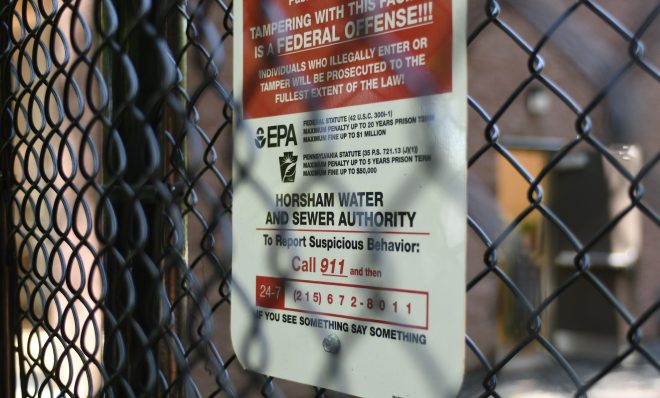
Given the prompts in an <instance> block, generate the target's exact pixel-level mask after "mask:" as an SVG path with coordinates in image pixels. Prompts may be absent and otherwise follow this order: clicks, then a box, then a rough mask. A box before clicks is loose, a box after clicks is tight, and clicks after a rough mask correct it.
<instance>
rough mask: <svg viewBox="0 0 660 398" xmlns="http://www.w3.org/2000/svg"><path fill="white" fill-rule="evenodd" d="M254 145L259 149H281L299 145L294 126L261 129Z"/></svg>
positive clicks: (283, 125) (284, 125) (282, 125)
mask: <svg viewBox="0 0 660 398" xmlns="http://www.w3.org/2000/svg"><path fill="white" fill-rule="evenodd" d="M254 145H256V146H257V148H259V149H261V148H263V147H268V148H279V147H281V146H289V145H298V141H297V140H296V131H295V130H294V128H293V124H289V125H286V124H280V125H277V126H268V127H266V128H265V129H264V128H263V127H259V128H258V129H257V134H256V137H255V138H254Z"/></svg>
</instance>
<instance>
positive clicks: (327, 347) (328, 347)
mask: <svg viewBox="0 0 660 398" xmlns="http://www.w3.org/2000/svg"><path fill="white" fill-rule="evenodd" d="M340 348H341V342H340V341H339V337H337V335H336V334H330V335H328V336H326V338H324V339H323V350H324V351H325V352H329V353H331V354H336V353H338V352H339V349H340Z"/></svg>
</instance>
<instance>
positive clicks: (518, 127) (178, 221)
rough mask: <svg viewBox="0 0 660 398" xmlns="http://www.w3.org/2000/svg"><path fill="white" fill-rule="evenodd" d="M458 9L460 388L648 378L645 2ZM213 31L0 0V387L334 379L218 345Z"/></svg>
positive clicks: (62, 5)
mask: <svg viewBox="0 0 660 398" xmlns="http://www.w3.org/2000/svg"><path fill="white" fill-rule="evenodd" d="M267 3H268V2H266V4H267ZM468 5H469V26H468V33H469V39H468V55H469V58H468V64H469V93H468V94H469V96H468V98H466V102H467V104H468V106H469V113H470V115H469V131H468V148H469V150H468V151H469V153H468V158H469V161H468V164H467V167H468V175H469V190H468V192H469V203H468V205H469V216H468V220H467V221H466V222H467V223H468V225H469V236H468V248H469V250H468V254H467V255H468V284H467V287H466V290H467V303H468V316H467V320H468V325H467V327H468V335H467V336H466V350H467V363H466V364H465V366H466V371H467V376H466V378H465V382H464V387H463V391H462V393H461V394H462V396H484V397H499V396H508V395H512V394H513V391H514V390H513V389H512V387H511V386H512V384H511V383H513V380H514V379H515V377H514V376H512V375H513V374H514V373H515V370H514V369H519V368H520V367H521V365H520V364H521V363H527V362H524V360H525V359H529V358H540V362H539V364H540V365H539V366H541V368H540V369H542V370H541V371H539V372H538V373H536V374H533V376H531V377H532V378H537V379H541V378H542V377H545V376H547V375H548V374H550V373H552V372H555V373H556V375H557V376H556V377H557V379H556V381H553V382H555V383H556V386H555V387H556V388H557V389H558V390H557V391H559V392H560V393H562V394H565V395H574V396H587V394H590V393H591V392H592V391H596V392H597V391H600V390H599V386H601V385H603V383H604V382H605V381H606V380H607V379H608V376H610V375H612V374H614V373H615V372H616V371H617V370H618V369H621V368H625V367H626V366H632V365H630V364H631V363H634V364H638V363H639V364H643V365H644V366H645V367H646V368H645V369H647V370H646V371H645V372H647V371H648V369H650V371H648V373H643V375H644V376H643V377H644V378H645V380H644V383H646V384H650V383H652V382H653V380H654V379H656V380H657V378H658V376H659V374H660V373H659V372H660V363H659V357H658V352H657V349H654V347H656V346H657V343H656V342H657V339H658V337H660V326H659V325H660V321H659V319H660V318H659V317H658V312H659V307H660V296H659V294H660V268H658V260H657V258H658V255H660V253H658V248H657V242H658V239H659V238H660V228H658V227H659V226H660V216H659V215H658V208H659V206H660V191H659V188H658V187H659V186H660V185H659V184H658V182H659V180H660V167H658V162H659V160H660V145H659V144H660V138H659V137H660V136H659V135H658V133H657V131H656V130H657V127H656V126H658V124H659V123H660V119H659V114H658V112H657V104H658V103H659V101H660V90H658V83H659V81H660V69H659V68H658V65H659V64H660V47H659V46H658V44H657V43H658V42H660V4H658V3H657V1H642V0H639V1H636V2H635V4H634V5H632V4H628V3H627V2H626V4H622V2H617V1H606V0H601V1H587V0H584V1H569V0H565V1H564V0H563V1H549V0H546V1H542V0H535V1H525V0H501V1H494V0H493V1H469V2H468ZM264 10H270V12H275V11H276V10H275V11H273V8H272V7H270V8H269V7H264ZM232 29H233V14H232V3H231V2H224V1H222V0H188V1H184V0H162V1H148V0H139V1H131V2H122V1H113V0H89V1H72V0H20V1H19V0H3V1H0V112H1V113H0V243H1V245H2V246H0V249H1V250H2V252H1V256H2V257H1V258H0V264H1V266H2V292H1V293H2V304H3V306H2V321H3V323H2V330H1V331H0V336H1V337H2V342H1V344H2V347H1V348H2V367H1V368H0V369H1V370H2V373H1V374H0V378H1V379H2V381H3V385H2V394H3V395H4V396H7V397H10V396H21V397H77V396H80V397H87V396H90V397H91V396H102V397H137V396H144V397H147V396H148V397H151V396H173V397H178V396H181V397H184V396H185V397H216V396H217V397H251V396H264V397H284V396H292V397H307V396H309V397H323V396H326V397H331V396H341V394H339V393H335V392H332V391H326V390H323V389H321V388H316V387H311V386H305V385H300V384H296V383H292V382H287V381H283V380H278V379H274V378H272V377H268V376H262V375H258V374H254V373H250V372H246V371H244V370H243V369H242V368H241V365H240V364H239V363H238V361H237V360H236V356H235V353H234V352H233V348H232V346H231V343H230V338H229V321H230V320H229V308H230V306H231V303H232V291H238V290H237V289H240V287H236V286H232V283H231V260H232V252H231V246H232V235H231V226H232V201H233V198H232V183H231V176H232V162H231V159H232V117H233V113H234V111H235V105H234V103H233V101H232V89H231V78H232V72H233V71H232V54H233V51H232V48H233V46H234V45H236V43H232V37H233V30H232ZM247 78H248V77H247V76H246V79H247ZM250 79H256V77H250ZM239 166H240V167H243V168H244V169H245V170H248V171H249V165H239ZM234 172H236V170H234ZM584 319H587V320H588V322H583V321H582V320H584ZM594 325H595V326H594ZM594 329H595V330H594ZM606 329H608V330H612V331H613V332H612V333H611V336H610V337H612V339H613V340H614V343H612V344H610V345H609V346H608V345H607V344H605V343H603V344H599V343H594V341H596V342H600V341H604V339H605V338H606V337H607V334H606V333H604V330H606ZM584 336H586V337H584ZM590 343H591V344H596V349H595V351H597V352H598V354H599V355H598V358H597V360H594V361H593V364H592V366H591V367H589V368H588V369H587V368H584V367H583V366H582V363H583V362H581V360H580V359H579V358H580V355H578V354H576V352H579V351H580V350H587V351H588V349H589V344H590ZM603 347H614V348H612V349H611V350H607V349H604V348H603ZM387 365H395V364H387ZM383 366H386V364H384V365H383ZM456 366H463V364H456ZM555 373H552V374H555ZM656 385H657V383H656ZM522 388H523V390H521V391H525V388H527V391H528V392H531V391H532V390H533V388H535V387H530V386H528V387H524V386H523V387H522ZM516 391H518V390H516ZM656 392H657V391H656Z"/></svg>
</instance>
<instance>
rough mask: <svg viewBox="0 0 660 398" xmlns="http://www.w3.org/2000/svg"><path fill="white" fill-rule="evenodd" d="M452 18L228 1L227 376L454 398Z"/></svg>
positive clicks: (412, 8)
mask: <svg viewBox="0 0 660 398" xmlns="http://www.w3.org/2000/svg"><path fill="white" fill-rule="evenodd" d="M464 3H465V2H463V1H458V0H455V1H452V0H428V1H422V0H407V1H405V0H355V1H347V0H309V1H305V0H268V1H265V0H243V1H239V2H235V3H234V7H235V9H234V15H235V19H234V23H235V27H234V33H235V42H234V64H235V65H234V93H235V98H236V100H237V103H238V104H239V106H238V111H237V114H236V119H237V122H236V125H235V135H234V142H235V148H234V150H235V161H234V170H233V172H234V195H235V196H234V205H233V228H234V231H233V242H234V248H233V250H234V251H233V266H232V267H233V268H232V275H233V289H232V307H231V309H232V314H231V315H232V318H231V332H232V341H233V344H234V349H235V351H236V354H237V356H238V359H239V360H240V362H241V364H243V366H244V367H246V368H248V369H251V370H254V371H257V372H260V373H264V374H267V375H270V376H275V377H279V378H284V379H289V380H294V381H297V382H302V383H307V384H311V385H316V386H321V387H325V388H328V389H332V390H337V391H342V392H346V393H349V394H354V395H359V396H365V397H443V396H455V395H456V393H457V391H458V389H459V387H460V384H461V381H462V376H463V367H464V365H463V362H464V347H465V345H464V338H465V250H466V248H465V243H466V159H465V156H466V102H467V101H466V65H465V57H466V48H465V47H466V39H465V4H464Z"/></svg>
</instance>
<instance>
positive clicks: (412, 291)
mask: <svg viewBox="0 0 660 398" xmlns="http://www.w3.org/2000/svg"><path fill="white" fill-rule="evenodd" d="M276 279H280V280H281V281H284V282H298V283H310V284H318V285H330V286H345V287H354V288H360V289H370V290H384V291H392V292H400V293H409V294H418V295H422V296H425V297H426V324H425V325H424V326H419V325H411V324H407V323H397V322H390V321H386V320H380V319H373V318H360V317H354V316H350V315H341V314H334V313H330V312H328V313H326V312H320V311H312V310H305V309H299V308H290V307H288V306H287V305H286V300H285V302H284V308H283V309H284V310H286V311H294V312H303V313H309V314H317V315H325V316H331V317H337V318H345V319H351V320H356V321H364V322H374V323H382V324H385V325H393V326H402V327H409V328H413V329H420V330H429V292H423V291H420V290H408V289H397V288H391V287H377V286H367V285H355V284H351V283H337V282H325V281H310V280H305V279H292V278H276Z"/></svg>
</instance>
